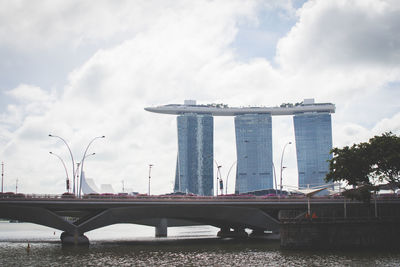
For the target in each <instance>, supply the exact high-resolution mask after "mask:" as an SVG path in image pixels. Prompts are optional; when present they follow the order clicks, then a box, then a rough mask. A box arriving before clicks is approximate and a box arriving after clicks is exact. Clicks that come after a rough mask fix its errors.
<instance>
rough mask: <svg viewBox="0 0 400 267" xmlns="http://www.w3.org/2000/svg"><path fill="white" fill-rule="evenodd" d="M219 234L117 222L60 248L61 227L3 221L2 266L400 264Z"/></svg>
mask: <svg viewBox="0 0 400 267" xmlns="http://www.w3.org/2000/svg"><path fill="white" fill-rule="evenodd" d="M217 232H218V229H217V228H214V227H209V226H196V227H194V226H193V227H176V228H175V227H171V228H168V237H167V238H154V237H153V236H154V229H153V228H152V227H145V226H139V225H131V224H118V225H113V226H108V227H104V228H101V229H97V230H94V231H91V232H88V233H86V236H87V237H88V238H89V240H90V246H89V247H62V246H61V243H60V239H59V237H60V234H61V232H60V231H58V230H54V229H51V228H47V227H43V226H39V225H35V224H30V223H8V222H0V266H362V267H365V266H400V250H394V251H372V250H369V251H354V250H353V251H288V250H282V249H280V248H279V242H277V241H270V240H254V239H248V240H233V239H219V238H216V233H217ZM28 244H29V247H30V248H29V249H28V248H27V247H28Z"/></svg>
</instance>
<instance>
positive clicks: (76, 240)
mask: <svg viewBox="0 0 400 267" xmlns="http://www.w3.org/2000/svg"><path fill="white" fill-rule="evenodd" d="M60 239H61V244H62V245H67V246H71V245H72V246H89V238H87V236H85V235H83V234H79V233H74V234H71V233H68V232H62V233H61V236H60Z"/></svg>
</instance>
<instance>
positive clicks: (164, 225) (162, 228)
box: [156, 218, 168, 237]
mask: <svg viewBox="0 0 400 267" xmlns="http://www.w3.org/2000/svg"><path fill="white" fill-rule="evenodd" d="M167 235H168V221H167V219H165V218H163V219H161V220H160V222H159V223H158V225H157V226H156V237H167Z"/></svg>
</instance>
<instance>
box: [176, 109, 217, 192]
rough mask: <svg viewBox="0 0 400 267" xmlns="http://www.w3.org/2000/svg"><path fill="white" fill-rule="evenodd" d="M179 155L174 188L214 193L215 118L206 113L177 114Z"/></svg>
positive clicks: (177, 190)
mask: <svg viewBox="0 0 400 267" xmlns="http://www.w3.org/2000/svg"><path fill="white" fill-rule="evenodd" d="M177 124H178V157H177V166H176V176H175V186H174V192H185V193H192V194H197V195H204V196H210V195H213V191H214V190H213V172H214V168H213V164H214V163H213V161H214V151H213V139H214V137H213V134H214V132H213V130H214V119H213V117H212V116H211V115H207V114H193V113H188V114H182V115H179V116H178V117H177Z"/></svg>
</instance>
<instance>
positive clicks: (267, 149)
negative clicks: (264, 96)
mask: <svg viewBox="0 0 400 267" xmlns="http://www.w3.org/2000/svg"><path fill="white" fill-rule="evenodd" d="M235 134H236V151H237V153H236V155H237V170H236V186H235V193H245V192H250V191H256V190H262V189H270V188H273V176H272V175H273V172H272V120H271V114H268V113H264V114H244V115H237V116H235Z"/></svg>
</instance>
